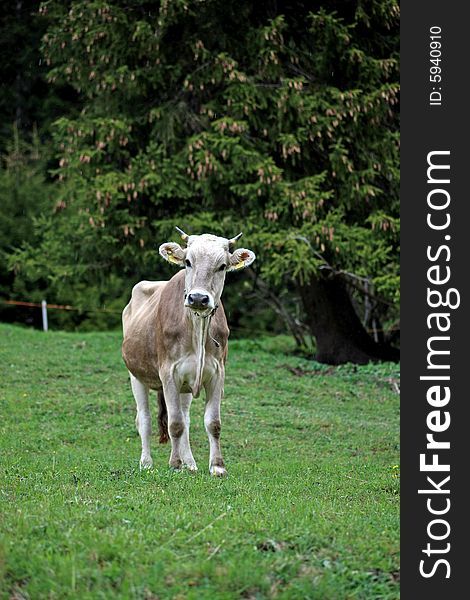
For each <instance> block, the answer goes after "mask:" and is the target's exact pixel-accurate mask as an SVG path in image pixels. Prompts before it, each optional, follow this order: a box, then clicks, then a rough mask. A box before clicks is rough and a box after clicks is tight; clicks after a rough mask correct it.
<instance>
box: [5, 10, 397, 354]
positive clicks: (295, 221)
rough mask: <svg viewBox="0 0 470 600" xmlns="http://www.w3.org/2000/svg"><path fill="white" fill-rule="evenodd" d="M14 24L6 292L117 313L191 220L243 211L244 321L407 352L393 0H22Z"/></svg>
mask: <svg viewBox="0 0 470 600" xmlns="http://www.w3.org/2000/svg"><path fill="white" fill-rule="evenodd" d="M0 32H1V35H0V48H1V53H2V57H3V60H2V63H1V64H0V86H1V87H0V155H1V166H0V301H1V300H21V301H25V300H26V301H30V302H40V301H41V300H42V299H43V298H46V299H47V301H48V302H50V303H57V304H62V305H71V306H73V307H74V308H76V309H77V310H74V311H49V321H50V325H51V326H52V327H53V328H61V329H80V330H103V329H115V328H117V327H119V323H120V316H119V311H120V310H121V309H122V308H123V306H124V305H125V304H126V303H127V301H128V299H129V296H130V291H131V289H132V286H133V285H134V284H135V283H136V282H137V281H139V280H141V279H167V278H169V277H170V276H171V275H172V274H173V271H172V270H171V267H169V266H168V265H166V263H164V261H162V260H160V259H159V257H158V246H159V245H160V243H162V242H165V241H169V240H175V241H176V240H177V234H176V232H175V229H174V227H175V225H177V226H179V227H181V228H182V229H183V230H185V231H186V232H188V233H190V234H194V233H203V232H212V233H215V234H218V235H223V236H225V237H233V236H234V235H236V234H238V233H239V231H243V234H244V237H243V238H242V242H243V243H242V244H241V245H243V246H246V247H249V248H251V249H252V250H254V251H255V252H256V254H257V257H258V259H257V261H256V262H255V263H254V265H253V269H248V270H247V271H246V272H245V273H243V274H240V275H236V276H233V277H230V278H227V284H226V289H225V292H224V303H225V306H226V310H227V312H228V316H229V323H230V326H231V329H232V335H233V336H234V337H250V336H259V335H265V334H271V333H274V334H276V333H283V332H288V333H290V334H291V335H292V336H293V337H294V339H295V341H296V346H297V348H298V350H299V351H302V352H304V353H306V354H307V355H308V354H311V355H313V354H315V356H316V358H317V359H318V360H320V361H322V362H327V363H332V364H338V363H342V362H347V361H350V362H356V363H364V362H367V361H369V360H371V359H373V360H375V359H392V360H395V359H397V358H398V350H397V348H398V346H399V233H400V231H399V113H398V102H399V97H398V95H399V54H398V53H399V8H398V4H397V2H395V1H394V0H365V1H347V2H338V1H322V2H308V3H304V2H299V1H292V2H289V1H287V2H277V1H275V0H269V1H260V2H256V3H255V2H248V1H245V0H226V1H224V2H217V1H215V0H205V1H202V0H171V1H170V0H162V1H161V2H149V1H144V0H112V1H109V2H105V1H102V0H95V1H73V2H71V1H62V0H61V1H58V0H50V1H48V2H43V3H39V2H35V1H33V0H18V1H17V2H15V3H7V5H6V6H5V7H4V11H3V16H2V24H1V27H0ZM106 311H107V312H106ZM38 318H39V311H38V310H37V309H25V308H18V307H17V308H14V307H12V306H8V305H5V304H2V303H1V302H0V320H2V321H10V322H23V323H24V322H33V323H37V320H38Z"/></svg>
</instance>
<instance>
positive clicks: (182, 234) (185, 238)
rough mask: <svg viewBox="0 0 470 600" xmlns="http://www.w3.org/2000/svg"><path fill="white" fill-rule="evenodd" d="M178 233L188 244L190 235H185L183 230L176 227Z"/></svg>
mask: <svg viewBox="0 0 470 600" xmlns="http://www.w3.org/2000/svg"><path fill="white" fill-rule="evenodd" d="M175 229H176V231H177V232H178V233H179V234H180V236H181V239H182V240H183V242H186V240H187V239H188V237H189V235H188V234H187V233H185V232H184V231H183V230H182V229H180V228H179V227H175Z"/></svg>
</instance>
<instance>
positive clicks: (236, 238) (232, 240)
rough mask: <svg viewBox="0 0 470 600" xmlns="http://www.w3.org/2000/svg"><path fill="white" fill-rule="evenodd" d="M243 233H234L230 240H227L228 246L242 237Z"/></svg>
mask: <svg viewBox="0 0 470 600" xmlns="http://www.w3.org/2000/svg"><path fill="white" fill-rule="evenodd" d="M242 235H243V233H242V232H240V233H239V234H238V235H236V236H235V237H234V238H232V239H231V240H229V241H228V244H229V246H233V244H235V242H236V241H237V240H239V239H240V238H241V237H242Z"/></svg>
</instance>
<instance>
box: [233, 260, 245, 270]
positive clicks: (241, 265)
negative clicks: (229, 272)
mask: <svg viewBox="0 0 470 600" xmlns="http://www.w3.org/2000/svg"><path fill="white" fill-rule="evenodd" d="M244 266H245V261H244V260H241V261H240V262H238V263H237V264H236V265H235V270H236V271H238V269H243V268H244Z"/></svg>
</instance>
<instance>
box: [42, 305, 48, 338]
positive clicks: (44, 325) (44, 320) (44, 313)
mask: <svg viewBox="0 0 470 600" xmlns="http://www.w3.org/2000/svg"><path fill="white" fill-rule="evenodd" d="M41 310H42V330H43V331H47V330H48V325H47V302H46V301H45V300H42V301H41Z"/></svg>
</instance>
